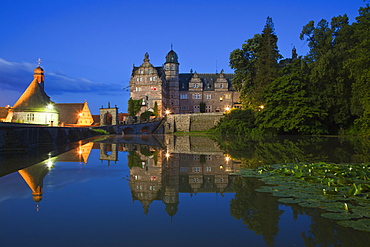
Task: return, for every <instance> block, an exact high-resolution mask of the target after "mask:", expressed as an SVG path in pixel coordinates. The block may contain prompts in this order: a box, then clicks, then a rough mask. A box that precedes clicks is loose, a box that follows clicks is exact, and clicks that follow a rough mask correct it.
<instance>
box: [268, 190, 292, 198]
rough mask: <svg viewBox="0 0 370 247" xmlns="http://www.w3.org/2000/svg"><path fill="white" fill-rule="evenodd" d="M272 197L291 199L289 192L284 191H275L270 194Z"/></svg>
mask: <svg viewBox="0 0 370 247" xmlns="http://www.w3.org/2000/svg"><path fill="white" fill-rule="evenodd" d="M272 195H273V196H276V197H292V195H291V194H290V193H289V192H285V191H275V192H273V193H272Z"/></svg>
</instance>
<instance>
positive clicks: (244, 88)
mask: <svg viewBox="0 0 370 247" xmlns="http://www.w3.org/2000/svg"><path fill="white" fill-rule="evenodd" d="M277 40H278V38H277V36H276V34H275V30H274V24H273V21H272V18H270V17H267V20H266V25H265V27H264V29H263V31H262V34H256V35H254V37H253V38H252V39H249V40H247V41H246V43H245V44H243V45H242V49H236V50H234V51H232V52H231V54H230V67H231V68H232V69H234V70H235V77H234V79H233V81H232V82H233V85H234V87H235V89H236V90H238V91H239V92H240V93H241V101H242V103H243V104H244V106H247V107H251V108H257V107H259V106H260V105H263V104H264V101H265V98H264V97H263V94H262V92H263V91H264V89H265V88H266V86H267V85H268V84H269V83H271V82H272V81H273V80H274V79H275V78H276V76H277V70H278V62H277V60H278V59H279V58H281V55H280V54H279V51H278V48H277Z"/></svg>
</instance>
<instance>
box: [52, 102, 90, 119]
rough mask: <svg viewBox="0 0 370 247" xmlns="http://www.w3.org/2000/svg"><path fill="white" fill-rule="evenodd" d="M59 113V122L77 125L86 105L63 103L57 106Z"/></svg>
mask: <svg viewBox="0 0 370 247" xmlns="http://www.w3.org/2000/svg"><path fill="white" fill-rule="evenodd" d="M55 108H56V109H57V110H58V111H59V121H60V122H63V123H65V124H77V121H78V118H79V116H78V114H79V113H80V112H82V110H83V108H84V103H61V104H55Z"/></svg>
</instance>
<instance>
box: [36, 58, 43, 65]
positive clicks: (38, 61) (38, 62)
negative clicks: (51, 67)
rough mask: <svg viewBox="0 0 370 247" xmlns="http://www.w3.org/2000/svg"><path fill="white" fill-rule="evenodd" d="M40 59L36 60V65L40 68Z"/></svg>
mask: <svg viewBox="0 0 370 247" xmlns="http://www.w3.org/2000/svg"><path fill="white" fill-rule="evenodd" d="M41 62H42V61H41V58H39V59H37V61H36V63H37V64H38V66H39V67H40V64H41Z"/></svg>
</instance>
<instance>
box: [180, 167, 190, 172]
mask: <svg viewBox="0 0 370 247" xmlns="http://www.w3.org/2000/svg"><path fill="white" fill-rule="evenodd" d="M187 171H188V168H187V167H180V172H187Z"/></svg>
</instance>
